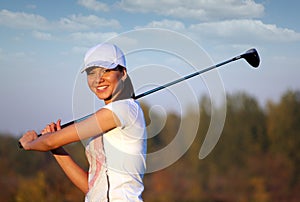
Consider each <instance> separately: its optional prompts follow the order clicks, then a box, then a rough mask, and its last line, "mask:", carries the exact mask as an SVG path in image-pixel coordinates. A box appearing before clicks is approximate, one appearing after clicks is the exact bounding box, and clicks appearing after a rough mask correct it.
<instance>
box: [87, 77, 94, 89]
mask: <svg viewBox="0 0 300 202" xmlns="http://www.w3.org/2000/svg"><path fill="white" fill-rule="evenodd" d="M87 84H88V86H89V88H90V89H91V90H92V86H93V81H91V80H90V79H88V80H87Z"/></svg>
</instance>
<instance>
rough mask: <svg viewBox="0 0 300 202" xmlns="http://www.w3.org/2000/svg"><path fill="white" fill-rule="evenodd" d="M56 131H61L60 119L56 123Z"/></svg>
mask: <svg viewBox="0 0 300 202" xmlns="http://www.w3.org/2000/svg"><path fill="white" fill-rule="evenodd" d="M56 129H57V130H61V120H60V119H58V120H57V122H56Z"/></svg>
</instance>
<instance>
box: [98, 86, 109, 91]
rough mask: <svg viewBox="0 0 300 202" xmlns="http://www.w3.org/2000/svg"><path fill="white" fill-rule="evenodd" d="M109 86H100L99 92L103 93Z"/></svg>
mask: <svg viewBox="0 0 300 202" xmlns="http://www.w3.org/2000/svg"><path fill="white" fill-rule="evenodd" d="M107 87H108V86H99V87H97V90H100V91H103V90H105V89H106V88H107Z"/></svg>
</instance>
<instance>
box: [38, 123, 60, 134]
mask: <svg viewBox="0 0 300 202" xmlns="http://www.w3.org/2000/svg"><path fill="white" fill-rule="evenodd" d="M60 124H61V120H60V119H58V120H57V121H56V123H53V122H52V123H50V124H48V125H47V126H46V127H45V128H44V129H43V130H42V131H41V134H42V135H44V134H46V133H53V132H55V131H58V130H61V125H60Z"/></svg>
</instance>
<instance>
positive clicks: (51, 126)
mask: <svg viewBox="0 0 300 202" xmlns="http://www.w3.org/2000/svg"><path fill="white" fill-rule="evenodd" d="M50 130H51V132H55V131H56V124H55V123H53V122H52V123H51V124H50Z"/></svg>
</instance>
